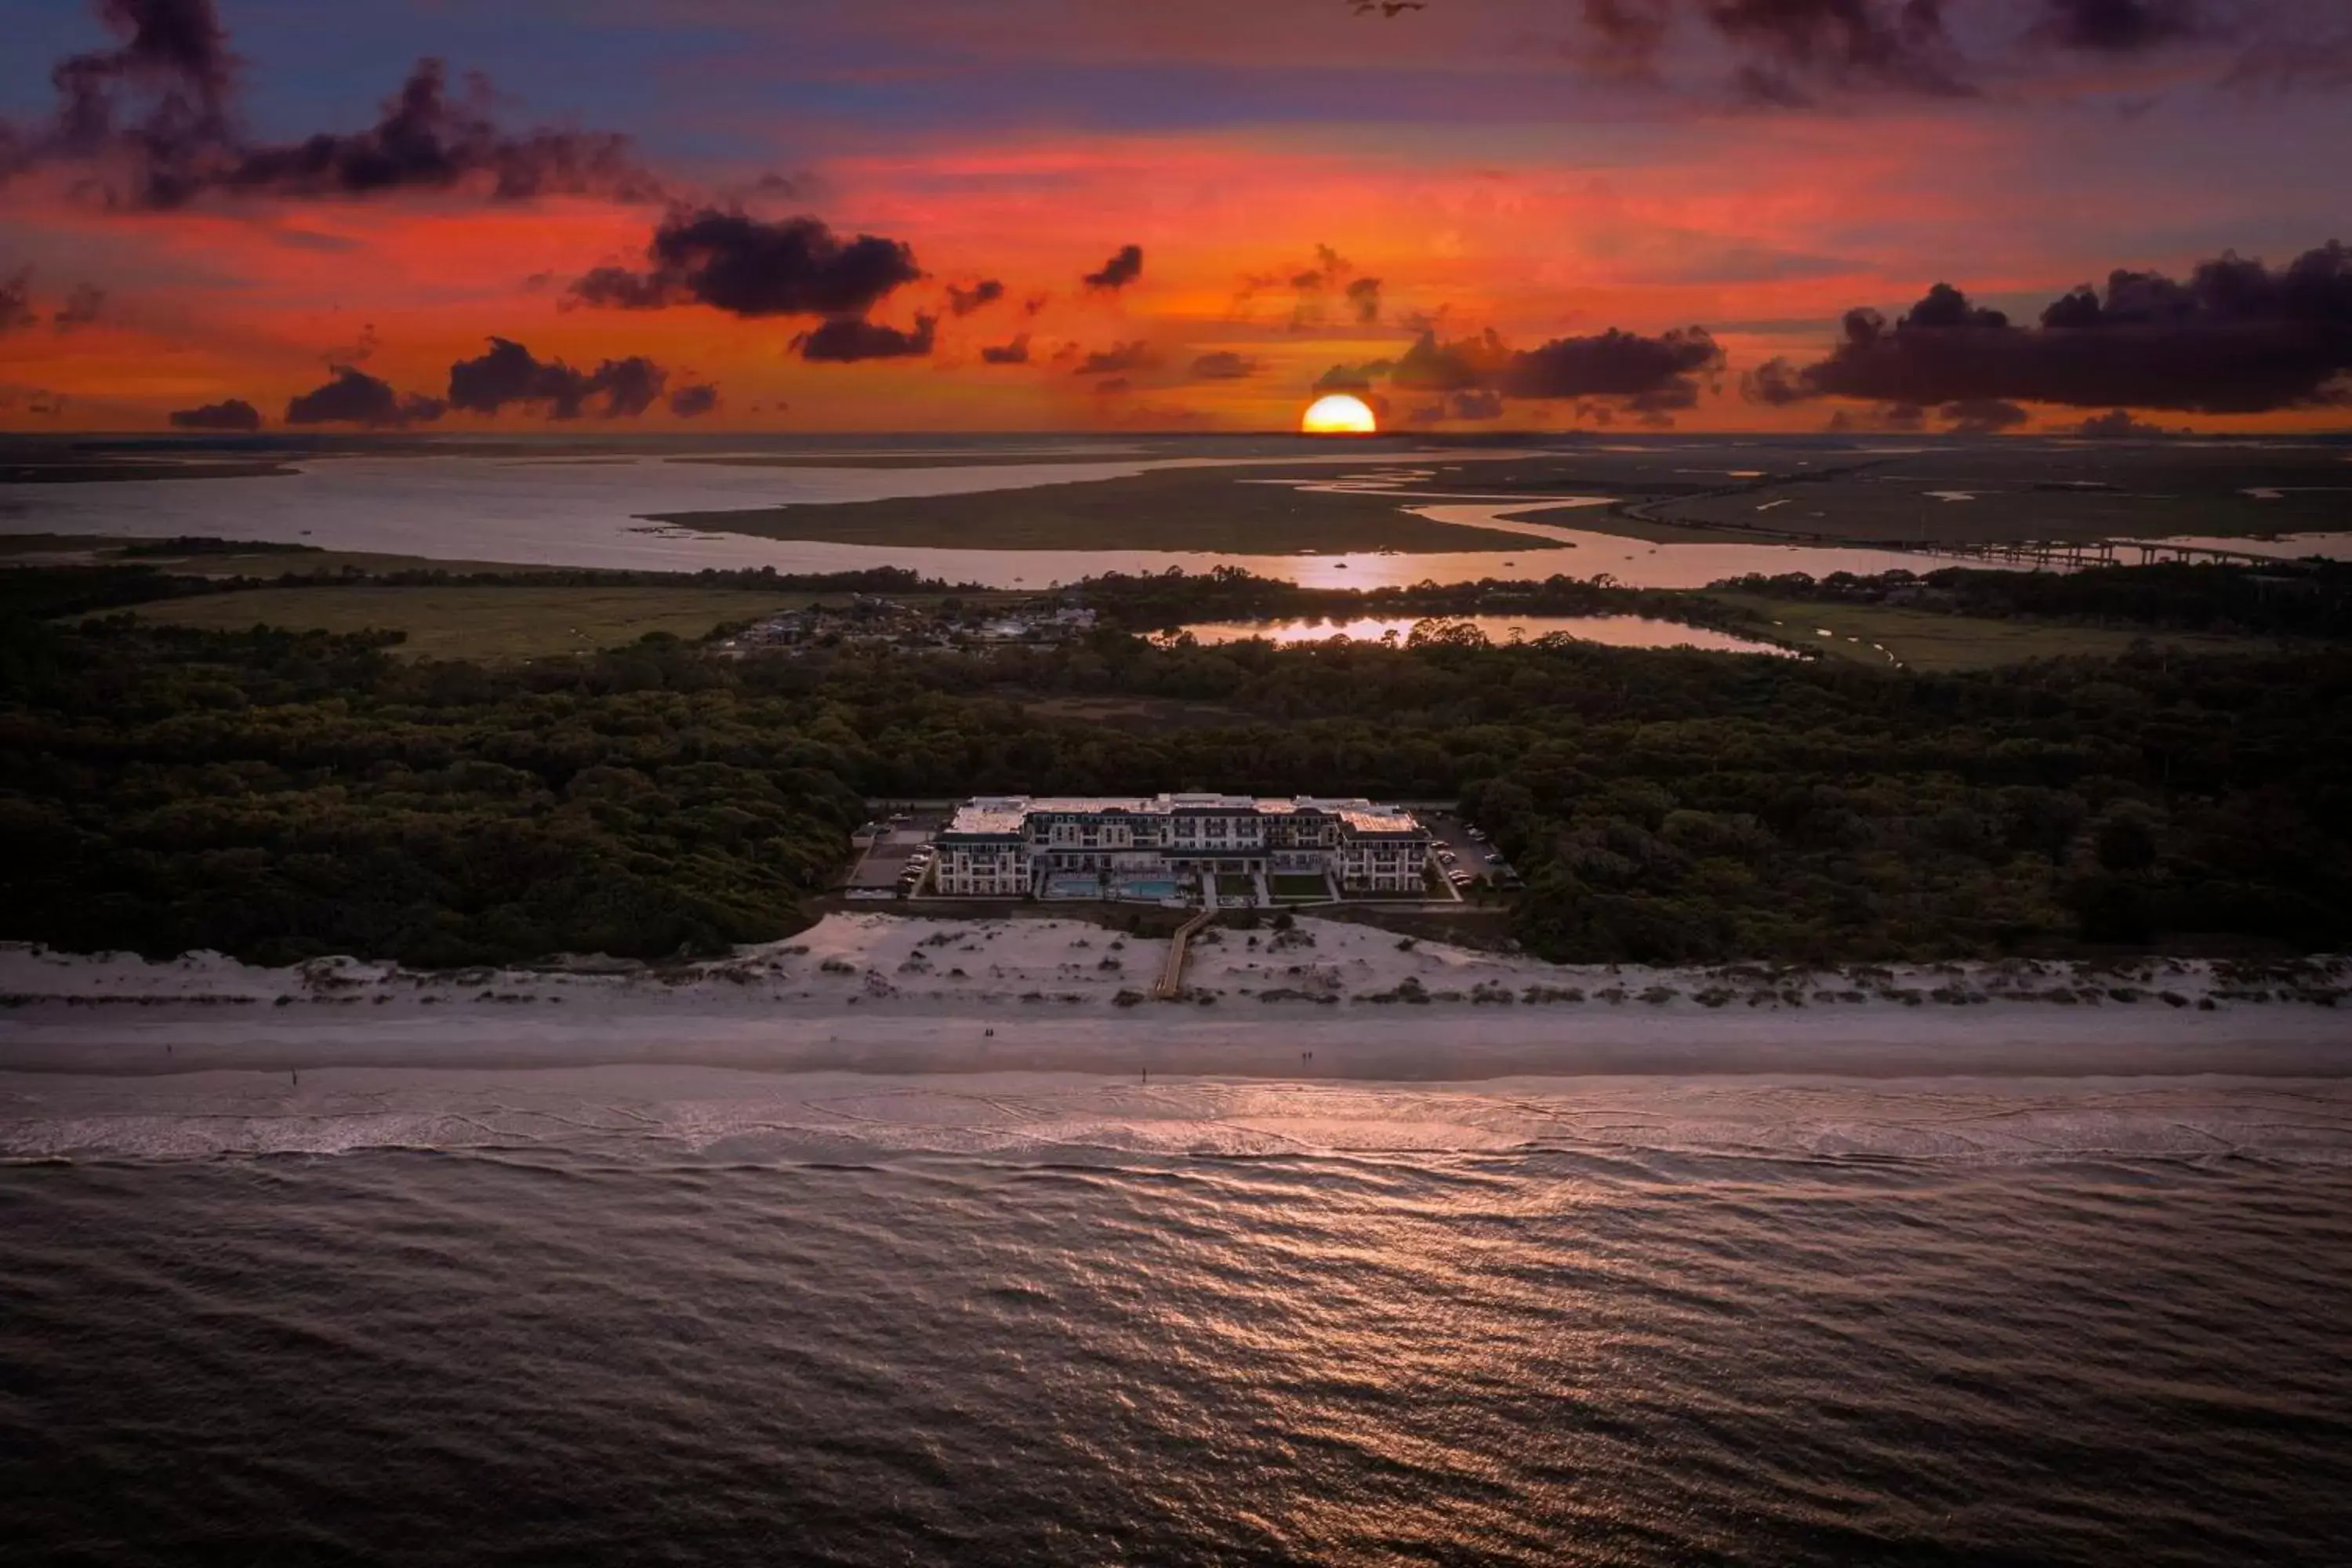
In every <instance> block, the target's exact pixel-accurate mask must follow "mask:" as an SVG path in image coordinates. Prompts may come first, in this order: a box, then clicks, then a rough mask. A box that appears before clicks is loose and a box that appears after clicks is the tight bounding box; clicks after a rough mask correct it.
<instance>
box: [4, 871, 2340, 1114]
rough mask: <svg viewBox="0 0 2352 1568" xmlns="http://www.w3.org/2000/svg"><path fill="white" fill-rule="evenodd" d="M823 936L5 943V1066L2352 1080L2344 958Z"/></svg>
mask: <svg viewBox="0 0 2352 1568" xmlns="http://www.w3.org/2000/svg"><path fill="white" fill-rule="evenodd" d="M1166 948H1167V944H1166V942H1165V941H1153V940H1150V939H1146V938H1141V937H1136V936H1129V935H1123V934H1121V933H1120V932H1118V931H1115V930H1111V929H1107V928H1105V927H1103V926H1099V925H1095V924H1091V923H1087V922H1082V921H1066V920H1056V919H1024V920H1017V921H1016V920H937V919H922V920H913V919H908V918H906V917H902V916H898V915H887V914H866V913H856V914H835V915H830V916H827V917H826V918H825V919H824V920H823V921H820V922H819V923H818V924H817V925H816V926H814V927H813V928H811V929H810V930H809V931H805V932H803V933H802V934H801V936H800V937H798V938H796V939H794V940H793V941H792V942H782V943H775V944H770V945H768V946H764V947H757V948H747V949H744V950H741V951H740V952H738V953H736V954H735V955H734V956H732V957H730V958H728V959H723V960H718V961H714V962H711V963H700V964H692V965H683V966H677V967H674V968H668V969H660V970H656V969H649V968H645V967H641V966H631V965H618V964H611V963H604V964H592V963H581V964H576V965H573V966H571V967H570V968H567V969H556V970H549V969H495V970H494V969H477V970H461V971H452V972H431V973H428V972H418V971H409V970H404V969H401V968H399V967H398V966H396V965H394V964H390V963H362V962H359V961H355V960H348V959H329V960H319V961H315V962H313V963H308V964H303V965H299V966H295V967H290V968H283V969H264V968H257V967H254V966H250V965H246V964H242V963H236V962H235V961H232V960H228V959H226V958H222V957H220V956H219V955H217V954H191V955H187V956H185V957H183V958H181V959H178V960H173V961H166V962H162V963H147V962H145V961H143V960H140V959H137V958H133V957H125V956H121V955H107V956H78V955H68V954H62V953H56V952H48V951H47V950H43V949H38V948H34V947H29V946H25V945H21V944H5V945H0V996H5V999H6V1002H7V1004H8V1005H6V1006H5V1008H0V1073H40V1074H68V1075H74V1074H79V1075H87V1076H152V1075H157V1074H173V1073H188V1072H201V1071H210V1070H246V1071H273V1072H275V1071H295V1070H299V1069H302V1068H311V1069H320V1068H436V1069H440V1070H462V1069H469V1068H471V1069H494V1070H532V1069H541V1068H574V1067H615V1066H628V1065H654V1066H664V1067H709V1068H730V1069H742V1070H753V1071H759V1072H764V1073H809V1072H854V1073H864V1074H886V1075H910V1074H961V1075H969V1074H976V1073H977V1074H987V1073H996V1072H1023V1073H1037V1072H1048V1073H1080V1074H1091V1075H1097V1076H1104V1077H1114V1078H1116V1077H1125V1076H1128V1075H1132V1074H1139V1073H1140V1072H1142V1071H1144V1070H1145V1069H1147V1068H1148V1069H1149V1070H1150V1071H1151V1072H1153V1073H1155V1074H1167V1075H1170V1076H1171V1077H1174V1076H1182V1077H1186V1078H1242V1079H1308V1080H1341V1079H1345V1080H1356V1081H1381V1082H1411V1083H1424V1084H1426V1083H1437V1082H1471V1081H1491V1080H1496V1079H1517V1078H1553V1077H1583V1076H1594V1075H1599V1076H1643V1077H1646V1076H1675V1077H1683V1076H1692V1075H1737V1076H1758V1075H1761V1076H1771V1075H1783V1076H1785V1075H1791V1074H1797V1075H1805V1074H1812V1075H1828V1076H1835V1077H1842V1078H1852V1079H1895V1078H1922V1077H1937V1078H1941V1077H1952V1076H1964V1077H1989V1078H2017V1077H2053V1078H2074V1077H2150V1076H2154V1077H2184V1076H2198V1075H2206V1074H2228V1075H2234V1076H2242V1077H2256V1078H2271V1077H2305V1078H2336V1077H2352V1029H2347V1027H2346V1024H2345V1020H2344V1017H2343V1015H2342V1011H2341V1010H2340V1009H2339V1008H2338V1007H2337V1006H2336V1001H2337V999H2338V997H2339V996H2340V995H2341V994H2343V990H2344V984H2345V982H2346V980H2347V978H2352V964H2347V963H2346V962H2345V961H2343V960H2313V961H2308V962H2307V963H2305V964H2303V965H2300V966H2295V973H2294V978H2292V979H2284V980H2283V979H2275V978H2274V979H2271V980H2268V981H2265V982H2262V983H2253V982H2250V981H2248V980H2246V979H2244V978H2243V977H2239V976H2234V975H2233V974H2232V973H2231V972H2229V971H2228V970H2227V969H2226V967H2224V966H2220V965H2215V964H2212V963H2204V962H2199V961H2182V960H2149V961H2142V962H2140V963H2133V964H2126V965H2113V966H2106V967H2104V968H2102V969H2099V970H2097V971H2093V970H2089V969H2085V968H2082V967H2078V966H2074V965H2063V964H2056V963H2027V962H2012V963H2005V964H1984V963H1975V964H1946V965H1937V966H1908V965H1906V966H1891V967H1880V966H1849V967H1847V968H1844V969H1840V970H1790V969H1773V968H1767V967H1765V966H1760V965H1729V966H1723V967H1719V968H1713V969H1680V970H1652V969H1643V968H1636V967H1633V966H1622V967H1615V968H1605V967H1568V966H1559V965H1553V964H1549V963H1542V962H1540V961H1538V960H1535V959H1531V958H1526V957H1522V956H1517V955H1509V954H1497V953H1490V952H1475V951H1472V950H1468V949H1464V948H1457V947H1451V946H1448V945H1445V944H1443V943H1438V942H1423V941H1416V940H1413V939H1410V938H1403V939H1400V938H1398V937H1396V936H1394V935H1392V934H1391V933H1389V932H1385V931H1378V930H1375V929H1373V928H1370V927H1363V926H1355V925H1349V924H1346V923H1344V922H1338V921H1321V920H1317V919H1313V918H1311V917H1307V918H1301V919H1300V920H1298V921H1297V922H1296V923H1295V925H1294V926H1293V928H1292V929H1291V930H1289V931H1270V930H1265V929H1261V930H1258V931H1246V930H1239V929H1232V928H1223V929H1219V930H1217V931H1215V932H1214V933H1213V938H1212V939H1211V940H1208V941H1205V942H1198V943H1196V944H1195V957H1194V959H1193V961H1192V963H1191V965H1190V967H1189V969H1188V974H1187V984H1186V988H1185V993H1184V996H1183V998H1182V999H1181V1000H1178V1001H1171V1002H1162V1001H1156V1000H1151V999H1150V998H1149V996H1148V992H1149V989H1150V984H1151V980H1152V978H1153V977H1154V976H1156V975H1157V974H1158V973H1159V970H1160V963H1161V961H1162V960H1163V958H1164V956H1165V953H1166Z"/></svg>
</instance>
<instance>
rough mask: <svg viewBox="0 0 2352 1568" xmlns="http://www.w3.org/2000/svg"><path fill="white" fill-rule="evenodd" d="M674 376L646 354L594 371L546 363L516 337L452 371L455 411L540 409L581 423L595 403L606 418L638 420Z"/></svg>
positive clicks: (451, 394)
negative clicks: (594, 400) (515, 407)
mask: <svg viewBox="0 0 2352 1568" xmlns="http://www.w3.org/2000/svg"><path fill="white" fill-rule="evenodd" d="M667 379H668V373H667V372H666V371H664V370H663V369H662V367H661V366H659V365H657V364H656V363H654V362H653V361H651V360H649V359H646V358H645V357H643V356H642V355H631V356H630V357H629V358H627V359H618V360H611V359H608V360H606V361H604V363H602V364H600V365H598V366H597V367H596V368H595V369H594V370H593V371H583V370H575V369H573V368H572V366H571V365H568V364H566V363H563V362H562V360H541V359H540V358H538V357H537V356H536V355H534V354H533V353H531V352H530V350H529V349H527V348H525V347H524V346H523V345H522V344H520V343H519V342H514V341H513V340H512V339H510V338H492V339H491V340H490V350H489V352H488V353H485V354H483V355H481V356H480V357H478V358H476V359H469V360H459V361H458V362H457V363H455V364H453V365H451V366H450V367H449V406H450V407H452V408H456V409H462V410H464V411H465V412H467V413H469V414H491V415H495V414H498V413H500V412H502V411H503V410H504V409H505V408H506V407H507V406H508V405H511V404H521V405H530V406H536V407H537V408H538V409H539V410H540V411H541V413H543V414H544V415H545V416H547V417H548V418H550V419H577V418H578V417H580V416H581V414H582V413H583V411H586V409H587V405H588V403H589V401H590V400H591V399H592V398H597V399H602V400H603V401H602V406H600V407H598V408H597V409H596V410H595V413H596V414H597V415H598V416H601V417H603V418H606V419H633V418H635V417H636V416H638V415H640V414H643V413H644V412H645V411H646V409H648V408H650V407H652V406H653V405H654V400H655V399H656V398H657V397H659V396H660V395H661V392H662V387H663V385H664V384H666V383H667Z"/></svg>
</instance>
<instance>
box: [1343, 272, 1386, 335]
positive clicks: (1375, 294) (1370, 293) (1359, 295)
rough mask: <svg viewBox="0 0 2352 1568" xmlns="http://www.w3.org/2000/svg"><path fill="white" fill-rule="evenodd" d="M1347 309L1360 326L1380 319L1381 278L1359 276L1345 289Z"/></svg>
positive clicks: (1366, 325) (1368, 324)
mask: <svg viewBox="0 0 2352 1568" xmlns="http://www.w3.org/2000/svg"><path fill="white" fill-rule="evenodd" d="M1346 294H1347V299H1348V309H1349V311H1351V312H1352V313H1353V314H1354V316H1355V318H1356V324H1357V325H1358V326H1360V327H1369V326H1370V325H1371V324H1372V323H1373V322H1375V321H1379V320H1380V319H1381V280H1380V279H1377V278H1359V279H1356V280H1355V281H1354V282H1352V283H1350V284H1349V285H1348V287H1347V289H1346Z"/></svg>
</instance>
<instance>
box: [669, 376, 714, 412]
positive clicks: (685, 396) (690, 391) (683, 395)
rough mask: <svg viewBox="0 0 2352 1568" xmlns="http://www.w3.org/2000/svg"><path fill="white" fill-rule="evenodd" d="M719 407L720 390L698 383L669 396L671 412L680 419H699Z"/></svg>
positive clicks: (705, 383) (710, 385)
mask: <svg viewBox="0 0 2352 1568" xmlns="http://www.w3.org/2000/svg"><path fill="white" fill-rule="evenodd" d="M718 406H719V388H718V387H716V386H714V385H712V384H710V383H709V382H707V381H704V382H696V383H693V384H689V385H687V386H681V387H679V388H678V389H677V391H676V392H673V393H671V394H670V395H669V411H670V412H671V413H672V414H674V415H676V416H677V417H678V418H680V419H699V418H701V417H702V416H704V415H706V414H709V413H710V412H712V411H713V410H715V409H716V408H717V407H718Z"/></svg>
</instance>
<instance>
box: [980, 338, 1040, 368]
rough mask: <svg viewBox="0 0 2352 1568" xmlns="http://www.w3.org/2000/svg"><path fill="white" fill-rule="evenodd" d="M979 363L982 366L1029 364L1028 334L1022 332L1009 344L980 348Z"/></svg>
mask: <svg viewBox="0 0 2352 1568" xmlns="http://www.w3.org/2000/svg"><path fill="white" fill-rule="evenodd" d="M980 363H982V364H1027V363H1029V334H1028V333H1026V332H1023V333H1022V334H1021V335H1020V336H1018V337H1016V338H1014V339H1013V341H1012V342H1009V343H999V344H995V345H993V346H990V347H984V348H982V350H981V351H980Z"/></svg>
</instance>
